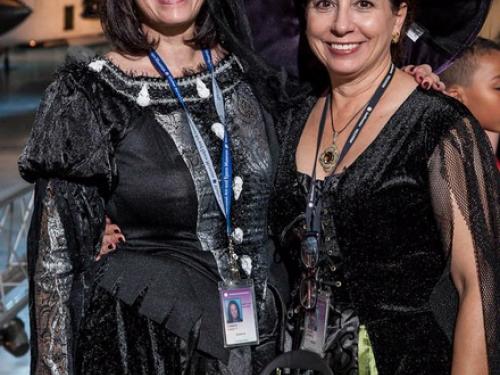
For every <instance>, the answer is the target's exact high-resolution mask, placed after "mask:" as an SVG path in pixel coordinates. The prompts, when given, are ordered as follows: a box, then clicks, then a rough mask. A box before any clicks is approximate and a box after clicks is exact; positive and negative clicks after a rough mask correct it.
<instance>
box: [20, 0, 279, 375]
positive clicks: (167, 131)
mask: <svg viewBox="0 0 500 375" xmlns="http://www.w3.org/2000/svg"><path fill="white" fill-rule="evenodd" d="M241 7H242V5H241V4H240V3H239V2H238V1H225V0H207V1H206V2H205V1H203V0H185V1H181V2H179V1H160V0H138V1H133V0H127V1H122V0H108V1H104V2H103V8H102V12H103V13H102V17H103V24H104V27H105V31H106V33H107V35H108V37H109V38H110V40H111V42H112V43H113V44H114V47H115V52H112V53H110V54H108V55H107V56H103V57H96V58H94V59H92V60H91V61H86V62H80V63H71V64H67V65H66V66H64V67H63V68H62V69H61V70H60V71H59V73H58V75H57V78H56V80H55V82H54V83H52V84H51V85H50V87H49V88H48V89H47V91H46V94H45V96H44V98H43V100H42V104H41V107H40V109H39V111H38V114H37V118H36V121H35V125H34V129H33V133H32V135H31V138H30V139H29V142H28V144H27V146H26V148H25V150H24V152H23V154H22V156H21V158H20V162H19V163H20V171H21V174H22V176H23V177H24V178H25V179H27V180H28V181H32V182H36V199H35V202H36V208H35V212H34V216H33V224H32V226H31V230H30V235H29V243H28V246H29V249H28V251H29V273H30V284H31V285H30V287H31V288H30V290H31V303H30V305H31V322H32V330H31V332H32V344H33V345H32V348H33V350H32V356H33V360H32V373H33V374H39V375H42V374H54V375H55V374H60V375H64V374H85V375H89V374H99V375H102V374H109V375H111V374H116V375H123V374H133V375H140V374H181V373H183V374H193V375H194V374H196V375H198V374H228V375H230V374H232V375H240V374H246V375H250V374H252V373H256V372H258V371H259V369H260V368H261V367H262V365H263V364H265V363H267V362H268V361H269V360H270V359H272V358H273V356H274V353H275V349H276V336H277V331H278V329H277V324H278V323H277V319H276V309H277V307H276V303H275V300H274V298H273V295H274V294H273V291H272V287H271V286H270V285H269V283H268V268H269V259H270V256H269V253H268V238H267V229H266V228H267V209H266V207H267V205H268V201H269V196H270V193H271V189H272V184H273V171H274V169H275V162H274V160H275V158H276V151H275V150H276V147H275V137H274V133H273V132H274V130H273V129H274V128H273V115H272V114H271V112H270V111H269V109H275V108H276V107H275V106H272V105H271V102H270V99H269V98H270V95H269V93H270V92H272V89H270V88H269V87H268V85H270V84H272V82H273V79H274V78H273V76H272V74H273V73H272V71H271V70H269V69H267V68H266V66H265V65H264V64H263V63H262V62H261V61H260V59H259V58H258V57H256V56H255V55H254V54H253V53H252V52H251V51H250V48H248V47H247V46H248V45H249V30H248V28H247V22H246V20H245V19H244V17H243V14H244V13H243V11H242V9H241ZM151 49H154V50H156V51H157V53H158V54H159V56H161V57H162V58H163V59H164V61H165V62H166V64H167V65H168V67H169V69H170V70H171V72H172V74H173V76H175V78H176V81H177V85H178V87H179V89H180V92H181V95H182V97H183V101H184V103H185V104H186V106H187V110H184V109H183V107H182V106H181V104H180V100H179V98H178V97H177V96H176V95H174V91H173V87H172V85H170V84H169V83H167V81H166V79H165V77H162V76H160V75H159V72H158V71H157V70H156V69H155V67H154V66H153V64H152V61H151V60H150V58H149V57H148V53H149V52H150V50H151ZM202 49H204V51H205V52H207V53H208V56H210V55H211V57H212V60H213V65H214V67H213V74H214V75H215V80H216V82H217V84H218V86H219V87H220V90H221V91H222V96H223V101H224V108H225V124H222V123H221V122H223V121H221V118H220V117H221V116H220V115H219V113H218V109H217V108H216V106H215V105H216V103H215V102H214V99H213V98H214V92H215V91H214V90H213V88H214V86H212V84H213V82H212V78H211V77H212V75H211V72H210V70H209V66H210V65H209V64H208V63H207V60H205V62H204V58H203V56H204V57H205V58H206V57H207V55H206V54H205V55H203V56H202ZM207 65H208V66H207ZM275 86H276V87H279V86H280V84H279V83H276V84H275ZM274 97H276V95H274ZM275 110H277V109H275ZM187 111H189V114H190V116H191V118H192V119H193V120H194V123H195V127H197V129H198V131H199V133H200V135H201V138H202V140H203V142H204V143H205V145H206V147H207V149H208V153H209V156H210V157H211V159H212V161H213V164H214V169H215V172H216V174H218V175H220V174H221V165H220V157H221V151H222V145H223V138H224V134H225V132H226V131H227V132H228V133H229V134H230V137H231V142H232V146H233V147H232V163H233V171H234V172H233V177H234V181H229V182H234V200H233V202H232V205H233V209H232V215H231V216H232V217H231V219H232V220H231V221H232V226H233V228H234V230H233V232H232V233H231V242H233V243H234V251H235V253H236V255H237V257H238V259H237V267H238V268H239V273H240V274H241V276H242V277H243V278H247V279H252V280H253V281H254V284H255V292H256V299H257V306H255V308H256V309H257V310H258V313H259V316H258V318H259V328H260V344H259V345H258V346H253V347H250V346H243V347H240V348H237V349H231V350H230V349H226V348H225V347H224V342H223V335H222V318H221V309H220V306H219V297H218V290H217V287H218V282H219V281H220V280H227V279H228V277H229V273H228V268H229V266H230V261H229V255H230V254H229V251H228V237H227V236H226V221H225V220H224V216H223V214H222V212H221V210H220V207H219V205H218V203H217V200H216V197H215V195H214V192H213V186H212V185H211V183H210V180H209V178H208V174H207V171H206V168H205V165H204V163H203V162H202V160H201V157H200V153H199V150H198V146H197V144H195V142H194V140H193V133H192V129H191V128H190V126H189V123H188V121H187V118H188V115H187V113H188V112H187ZM224 125H225V127H224ZM226 207H227V206H226ZM105 212H106V213H107V214H108V215H109V216H110V218H111V219H112V220H113V221H114V222H116V223H117V224H119V225H120V227H121V229H122V230H123V232H124V233H126V234H127V242H126V243H124V244H122V245H121V247H120V251H118V252H115V253H113V254H109V255H107V256H105V257H102V259H101V261H100V262H98V263H97V264H96V265H94V259H95V256H96V255H97V252H98V250H99V246H100V245H99V244H100V238H101V235H102V232H103V229H104V224H105Z"/></svg>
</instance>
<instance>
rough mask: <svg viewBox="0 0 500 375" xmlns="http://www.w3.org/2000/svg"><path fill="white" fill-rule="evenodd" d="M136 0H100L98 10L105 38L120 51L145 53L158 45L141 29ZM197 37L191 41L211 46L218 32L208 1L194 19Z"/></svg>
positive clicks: (200, 46)
mask: <svg viewBox="0 0 500 375" xmlns="http://www.w3.org/2000/svg"><path fill="white" fill-rule="evenodd" d="M135 2H136V0H101V2H100V7H99V10H100V11H99V14H100V18H101V24H102V28H103V30H104V34H105V35H106V38H107V39H108V40H109V41H110V42H111V44H112V45H113V47H114V48H116V50H117V51H118V52H120V53H123V54H126V55H132V56H144V55H147V54H148V53H149V51H150V50H151V49H154V48H156V46H157V44H158V42H157V41H151V40H148V38H147V36H146V34H145V33H144V32H143V30H142V23H143V22H142V20H141V14H140V11H139V8H138V7H137V4H136V3H135ZM195 24H196V31H195V35H194V38H193V39H192V40H190V41H189V43H191V44H192V45H193V46H195V47H197V48H211V47H214V46H215V45H216V44H217V42H218V35H217V32H216V29H215V25H214V23H213V21H212V17H211V16H210V13H209V11H208V6H207V4H206V3H205V4H203V6H202V8H201V9H200V13H199V14H198V17H197V18H196V21H195Z"/></svg>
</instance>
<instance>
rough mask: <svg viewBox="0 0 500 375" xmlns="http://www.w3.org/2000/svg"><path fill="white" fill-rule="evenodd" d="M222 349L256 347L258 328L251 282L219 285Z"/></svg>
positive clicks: (244, 281)
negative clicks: (222, 334)
mask: <svg viewBox="0 0 500 375" xmlns="http://www.w3.org/2000/svg"><path fill="white" fill-rule="evenodd" d="M219 298H220V304H221V311H222V314H221V315H222V327H223V333H224V347H226V348H231V347H236V346H246V345H257V344H258V343H259V328H258V322H257V306H256V304H255V290H254V285H253V281H252V280H242V281H230V282H228V283H224V282H221V283H219Z"/></svg>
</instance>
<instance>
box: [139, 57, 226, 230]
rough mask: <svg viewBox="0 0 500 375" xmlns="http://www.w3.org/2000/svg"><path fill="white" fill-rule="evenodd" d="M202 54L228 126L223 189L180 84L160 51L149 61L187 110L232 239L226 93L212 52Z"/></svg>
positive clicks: (224, 120) (195, 138)
mask: <svg viewBox="0 0 500 375" xmlns="http://www.w3.org/2000/svg"><path fill="white" fill-rule="evenodd" d="M202 53H203V58H204V60H205V63H206V64H207V67H208V70H209V71H210V75H211V76H212V93H213V98H214V104H215V109H216V111H217V115H218V116H219V120H220V122H221V123H222V125H223V126H224V130H225V131H224V143H223V147H222V181H221V183H220V185H219V179H218V177H217V173H216V172H215V168H214V164H213V161H212V158H211V157H210V153H209V151H208V148H207V145H206V144H205V142H204V141H203V138H202V137H201V134H200V132H199V130H198V128H197V127H196V124H195V123H194V120H193V117H192V116H191V112H189V109H188V107H187V105H186V102H185V101H184V97H183V96H182V94H181V91H180V89H179V86H178V84H177V80H176V79H175V78H174V76H173V75H172V73H171V72H170V70H169V69H168V67H167V65H166V64H165V62H164V61H163V59H162V58H161V57H160V55H159V54H158V53H157V52H156V51H154V50H152V51H151V52H150V53H149V58H150V60H151V63H152V64H153V66H154V67H155V68H156V69H157V70H158V72H159V73H160V74H161V75H162V76H163V77H164V78H165V79H166V80H167V82H168V84H169V86H170V88H171V89H172V91H173V92H174V94H175V96H176V98H177V100H178V101H179V104H180V105H181V107H182V109H183V110H184V113H185V114H186V118H187V121H188V123H189V128H190V130H191V134H192V136H193V139H194V142H195V144H196V148H197V149H198V153H199V154H200V157H201V160H202V162H203V164H204V166H205V169H206V171H207V173H208V177H209V179H210V185H211V186H212V190H213V192H214V194H215V198H216V200H217V204H218V205H219V208H220V209H221V211H222V213H223V214H224V216H225V218H226V231H227V234H228V236H230V235H231V232H232V225H231V205H232V201H233V161H232V153H231V141H230V138H229V134H228V131H227V127H226V111H225V108H224V96H223V95H222V90H221V88H220V86H219V84H218V83H217V80H216V78H215V69H214V64H213V61H212V54H211V53H210V50H208V49H204V50H203V51H202Z"/></svg>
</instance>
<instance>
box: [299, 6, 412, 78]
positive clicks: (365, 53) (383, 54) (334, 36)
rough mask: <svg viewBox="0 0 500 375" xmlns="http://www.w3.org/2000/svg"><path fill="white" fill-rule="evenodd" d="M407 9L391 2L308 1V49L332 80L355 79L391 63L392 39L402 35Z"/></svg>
mask: <svg viewBox="0 0 500 375" xmlns="http://www.w3.org/2000/svg"><path fill="white" fill-rule="evenodd" d="M406 11H407V7H406V4H405V3H403V5H402V6H401V8H400V9H398V10H396V11H394V9H393V7H392V4H391V2H390V0H369V1H367V0H309V1H308V2H307V8H306V21H307V29H306V34H307V39H308V41H309V45H310V47H311V49H312V51H313V52H314V54H315V55H316V57H317V58H318V59H319V60H320V62H321V63H322V64H323V65H324V66H325V67H326V68H327V70H328V71H329V73H330V75H333V76H347V77H349V76H353V77H356V76H358V75H360V74H362V73H363V72H365V71H367V70H369V69H370V67H372V66H374V65H376V64H377V62H381V61H385V60H386V59H390V46H391V41H392V38H393V35H394V34H395V33H401V29H402V27H403V24H404V20H405V18H406Z"/></svg>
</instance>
